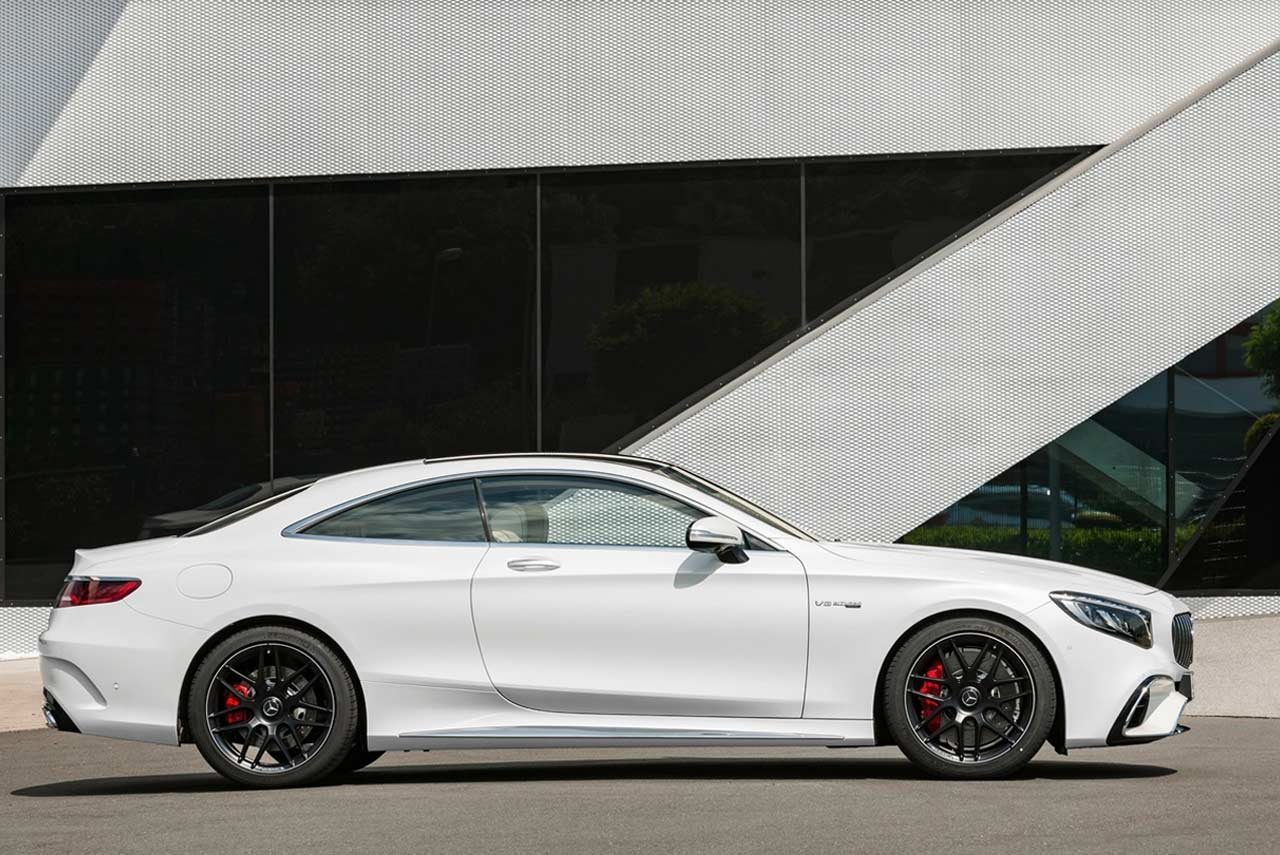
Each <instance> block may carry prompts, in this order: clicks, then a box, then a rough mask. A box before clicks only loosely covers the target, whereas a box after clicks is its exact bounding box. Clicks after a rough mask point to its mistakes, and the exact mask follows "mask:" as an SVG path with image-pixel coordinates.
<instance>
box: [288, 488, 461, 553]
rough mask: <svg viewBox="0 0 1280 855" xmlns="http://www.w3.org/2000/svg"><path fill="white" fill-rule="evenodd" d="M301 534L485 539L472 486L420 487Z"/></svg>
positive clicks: (458, 540)
mask: <svg viewBox="0 0 1280 855" xmlns="http://www.w3.org/2000/svg"><path fill="white" fill-rule="evenodd" d="M303 534H310V535H323V536H327V537H355V538H376V539H380V540H428V541H443V542H455V543H478V542H483V541H484V540H485V536H484V522H483V521H482V519H481V517H480V507H479V505H478V504H477V503H476V488H475V484H474V483H473V482H471V481H461V482H456V483H451V484H442V485H441V484H438V485H433V486H429V487H419V488H417V489H412V490H404V491H402V492H399V493H393V494H391V495H389V496H382V497H380V498H377V499H370V500H369V501H367V502H365V503H364V504H360V505H356V506H355V507H353V508H349V509H347V510H345V511H341V512H340V513H337V514H334V515H333V516H331V517H329V518H327V519H324V520H321V521H320V522H318V523H316V524H315V525H312V526H309V527H308V528H306V529H304V531H303Z"/></svg>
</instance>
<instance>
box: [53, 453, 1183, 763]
mask: <svg viewBox="0 0 1280 855" xmlns="http://www.w3.org/2000/svg"><path fill="white" fill-rule="evenodd" d="M1191 647H1192V626H1191V617H1190V614H1189V613H1188V611H1187V609H1186V608H1185V606H1184V605H1183V604H1182V603H1180V602H1179V601H1178V600H1177V599H1175V598H1174V597H1171V596H1169V595H1167V594H1165V593H1163V592H1160V591H1157V590H1155V589H1153V588H1151V587H1149V586H1146V585H1143V584H1140V583H1138V582H1134V581H1130V580H1127V579H1123V578H1119V577H1116V576H1111V575H1108V574H1105V573H1099V572H1096V571H1091V570H1085V569H1081V568H1077V567H1071V566H1068V565H1063V564H1055V563H1051V562H1047V561H1039V560H1032V559H1025V558H1014V557H1010V556H1005V555H995V554H987V553H978V552H965V551H955V550H944V549H934V548H923V547H912V546H900V545H875V544H850V543H829V542H820V541H818V540H816V539H814V538H813V537H811V536H809V535H808V534H806V533H805V532H803V531H801V530H800V529H798V528H796V527H795V526H793V525H791V524H789V523H787V522H785V521H784V520H781V519H779V518H777V517H776V516H774V515H773V514H771V513H768V512H767V511H764V510H762V509H760V508H758V507H756V506H755V505H753V504H751V503H750V502H747V501H745V500H744V499H742V498H740V497H737V496H735V495H733V494H731V493H729V492H728V491H726V490H724V489H722V488H720V487H718V486H716V485H714V484H712V483H710V482H708V481H706V480H704V479H702V478H700V477H698V476H696V475H694V474H692V473H690V472H688V471H686V470H684V469H681V468H678V467H676V466H672V465H669V464H666V463H662V462H658V461H650V460H643V459H639V458H630V457H617V456H606V455H532V454H530V455H493V456H480V457H463V458H449V459H439V460H427V461H421V460H418V461H411V462H406V463H397V464H392V465H388V466H381V467H377V468H372V469H365V470H360V471H357V472H351V473H346V474H342V475H335V476H331V477H327V478H322V479H320V480H318V481H315V482H314V483H311V484H308V485H304V486H301V487H299V488H297V489H295V490H293V491H290V492H287V493H283V494H279V495H276V496H273V497H271V498H269V499H267V500H265V501H263V502H260V503H258V504H256V505H253V506H251V507H248V508H245V509H242V510H239V511H236V512H234V513H232V514H229V515H228V516H225V517H222V518H221V519H218V520H216V521H214V522H212V523H210V524H208V525H205V526H203V527H202V528H199V529H196V530H194V531H192V532H190V533H188V534H185V535H182V536H179V537H168V538H160V539H153V540H146V541H141V542H138V543H131V544H123V545H119V546H110V547H104V548H100V549H87V550H80V551H78V552H77V553H76V561H75V565H74V567H73V568H72V571H71V574H70V576H68V578H67V581H66V583H65V586H64V588H63V591H62V593H61V595H60V597H59V602H58V605H57V607H55V608H54V609H53V611H52V612H51V617H50V622H49V627H48V629H47V630H46V631H45V632H44V633H43V634H42V635H41V638H40V653H41V657H42V658H41V672H42V676H43V680H44V689H45V699H46V706H45V716H46V720H47V721H48V723H49V724H50V726H53V727H58V728H60V729H63V730H71V731H78V732H80V733H85V734H91V735H96V736H111V737H120V738H125V739H135V740H142V741H147V742H155V743H163V744H169V745H179V744H182V743H195V745H196V746H197V747H198V749H199V750H200V752H201V753H202V755H203V756H204V757H205V759H206V760H207V761H208V763H209V764H210V765H211V766H212V767H213V768H214V769H215V770H216V771H218V772H219V773H221V774H222V775H224V776H225V777H227V778H229V779H231V780H233V781H236V782H238V783H240V784H243V785H248V786H255V787H277V786H288V785H298V784H305V783H310V782H314V781H317V780H319V779H321V778H323V777H325V776H327V775H329V774H331V773H334V772H350V771H354V770H356V769H358V768H360V767H362V766H365V765H367V764H368V763H371V762H373V761H374V760H376V759H377V757H378V756H379V755H380V754H381V753H382V752H384V751H389V750H426V749H429V750H437V749H448V748H508V747H537V748H544V747H581V746H611V747H618V746H621V747H633V746H656V747H664V748H670V747H676V746H731V745H732V746H803V745H809V746H829V747H833V748H845V747H856V746H867V745H882V744H890V743H892V744H896V745H897V746H899V748H900V749H901V750H902V751H903V753H904V754H905V755H906V756H907V757H908V758H910V759H911V760H912V761H913V762H915V763H916V764H918V765H919V766H920V767H921V768H923V769H925V770H927V771H928V772H930V773H933V774H935V775H938V776H943V777H952V778H992V777H1000V776H1004V775H1008V774H1011V773H1013V772H1015V771H1017V770H1018V769H1020V768H1022V767H1023V766H1024V765H1025V764H1026V763H1027V762H1028V761H1029V760H1030V759H1031V758H1032V757H1033V756H1034V755H1035V754H1036V753H1037V751H1038V750H1039V749H1040V748H1041V746H1042V745H1043V744H1044V743H1045V742H1046V740H1047V741H1049V742H1051V744H1052V745H1054V746H1055V747H1056V748H1057V749H1058V750H1059V751H1060V752H1062V753H1065V752H1066V751H1067V750H1068V749H1073V748H1085V747H1092V746H1105V745H1119V744H1126V743H1137V742H1148V741H1151V740H1154V739H1159V738H1161V737H1164V736H1168V735H1170V734H1173V733H1176V732H1178V731H1179V730H1181V729H1182V728H1181V726H1180V725H1179V717H1180V715H1181V713H1182V711H1183V707H1184V706H1185V704H1186V703H1187V701H1188V700H1189V699H1190V698H1191V672H1190V670H1189V667H1190V665H1191V655H1192V650H1191Z"/></svg>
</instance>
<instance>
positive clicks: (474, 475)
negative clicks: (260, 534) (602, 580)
mask: <svg viewBox="0 0 1280 855" xmlns="http://www.w3.org/2000/svg"><path fill="white" fill-rule="evenodd" d="M651 471H653V473H654V475H655V476H656V477H664V476H663V475H662V473H661V471H659V470H651ZM524 475H529V476H547V477H569V478H588V479H592V480H597V481H614V482H617V483H621V484H628V485H630V486H633V487H640V488H642V489H645V490H651V491H652V492H654V493H658V494H659V495H663V496H666V497H667V498H669V499H674V500H676V501H678V502H683V503H684V504H686V505H689V506H690V507H692V508H693V509H694V510H697V511H700V512H701V513H703V514H704V515H706V516H728V515H727V514H724V513H721V512H718V511H713V510H709V509H708V508H707V506H706V505H705V504H703V503H700V502H695V501H692V500H690V499H689V498H688V497H687V496H682V495H680V494H679V493H677V492H674V491H672V490H669V489H663V488H662V487H659V486H656V485H654V484H651V483H649V482H647V481H643V480H640V479H638V478H631V477H627V476H625V475H617V474H614V473H609V474H607V475H604V474H600V473H596V472H582V471H580V470H573V469H528V468H520V469H493V470H488V471H480V472H465V473H464V472H455V473H453V474H451V475H437V476H435V477H434V478H423V479H421V480H418V481H411V482H409V483H406V484H397V485H396V486H394V487H386V488H384V489H382V490H375V491H374V492H372V493H366V494H365V495H363V496H357V497H356V498H354V499H348V500H347V501H345V502H342V503H341V504H337V505H334V506H332V507H330V508H326V509H325V510H323V511H317V512H316V513H314V514H311V515H309V516H306V517H303V518H302V519H300V520H298V521H297V522H294V523H292V524H290V525H288V526H286V527H285V528H284V529H282V530H281V532H280V535H281V536H282V537H289V538H298V539H301V540H328V541H337V542H339V543H352V542H354V543H382V544H397V545H401V546H406V545H409V546H460V545H461V546H466V545H468V544H480V545H485V546H492V545H494V544H495V541H494V540H492V539H491V534H490V532H489V528H488V524H487V522H486V524H485V537H486V540H412V539H409V538H405V539H400V538H385V537H378V538H375V537H344V536H341V535H333V534H307V533H306V532H305V531H304V529H306V528H308V527H310V526H312V525H315V524H316V523H319V522H323V521H324V520H326V519H329V518H330V517H333V516H337V515H338V514H340V513H342V512H343V511H346V510H350V509H351V508H353V507H356V506H357V505H362V504H365V503H366V502H371V501H373V500H375V499H380V498H383V497H384V496H391V495H395V494H396V493H402V492H406V491H408V490H416V489H418V488H420V487H426V486H430V485H435V484H439V485H444V484H448V483H452V482H462V481H471V482H472V483H473V484H475V485H476V488H477V502H478V504H479V508H480V514H481V518H482V520H483V519H484V518H485V509H484V505H483V501H482V496H483V490H482V489H480V486H479V484H478V483H477V482H479V481H480V480H481V479H483V478H507V477H519V476H524ZM683 486H686V488H687V489H690V490H692V489H693V488H692V487H689V486H687V485H683ZM699 495H701V494H699ZM704 498H707V499H712V500H714V497H712V496H707V497H704ZM725 507H728V508H730V509H733V507H732V506H731V505H729V504H727V503H725ZM733 510H734V511H735V515H734V516H730V517H729V518H730V519H732V520H733V521H734V522H735V523H737V524H738V526H739V527H740V528H742V530H743V531H745V532H747V533H748V534H750V535H751V536H753V537H755V538H756V539H757V540H759V541H760V542H762V543H764V544H765V545H766V546H768V547H769V548H770V549H772V550H773V551H775V552H785V551H787V550H785V549H783V548H782V547H781V546H779V545H778V543H777V540H778V537H779V535H777V534H768V535H766V534H761V533H760V531H759V530H758V529H757V528H756V527H754V526H748V525H744V524H743V523H742V521H741V520H740V519H738V516H745V514H741V512H738V511H736V509H733ZM753 522H754V520H753ZM512 545H516V546H519V545H524V546H588V547H598V548H609V549H682V548H684V547H677V546H666V547H662V546H612V545H604V544H591V543H563V544H557V543H546V544H512Z"/></svg>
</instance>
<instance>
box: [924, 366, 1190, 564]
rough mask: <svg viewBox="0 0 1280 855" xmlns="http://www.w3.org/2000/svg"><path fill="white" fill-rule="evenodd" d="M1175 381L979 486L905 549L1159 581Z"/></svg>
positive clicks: (1159, 380) (1119, 405) (1137, 393)
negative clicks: (996, 556)
mask: <svg viewBox="0 0 1280 855" xmlns="http://www.w3.org/2000/svg"><path fill="white" fill-rule="evenodd" d="M1167 383H1168V380H1167V377H1166V375H1164V374H1161V375H1160V376H1158V377H1156V378H1155V379H1153V380H1151V381H1150V382H1148V383H1146V384H1144V385H1143V386H1141V387H1139V388H1138V389H1136V390H1134V391H1133V392H1131V393H1130V394H1128V395H1126V396H1125V397H1124V398H1122V399H1120V400H1119V401H1118V402H1116V403H1115V404H1112V405H1111V406H1110V407H1108V408H1107V409H1105V410H1103V411H1102V412H1100V413H1098V414H1097V415H1096V416H1094V417H1093V418H1092V419H1089V420H1088V421H1086V422H1084V423H1083V424H1081V425H1078V426H1077V427H1075V428H1073V429H1072V430H1071V431H1069V432H1067V433H1066V434H1065V435H1064V436H1062V437H1061V438H1059V439H1058V440H1057V441H1055V442H1053V443H1051V444H1050V445H1048V446H1046V447H1045V448H1043V449H1041V450H1039V451H1037V452H1036V453H1035V454H1033V455H1031V456H1030V457H1028V458H1027V459H1026V460H1024V461H1023V462H1022V463H1021V464H1019V465H1018V466H1017V467H1014V468H1013V469H1011V470H1010V471H1008V472H1006V473H1004V474H1003V475H1002V476H1000V477H999V478H997V479H995V480H994V481H992V482H990V483H988V484H985V485H983V486H982V487H979V488H978V489H977V490H976V491H974V492H973V493H971V494H970V495H969V496H967V497H965V498H964V499H962V500H960V501H959V502H957V503H956V504H955V505H953V506H952V507H950V508H948V509H947V510H946V511H944V512H943V513H941V514H939V515H938V516H937V517H935V518H934V519H933V520H930V521H929V522H928V523H926V524H925V525H923V526H921V527H920V528H917V529H916V530H915V531H912V532H910V533H909V534H907V535H906V536H905V537H903V538H902V540H903V541H904V542H906V543H918V544H931V545H938V546H953V547H962V548H966V549H980V550H986V551H990V552H1010V553H1021V554H1026V555H1032V556H1036V557H1039V558H1051V559H1054V560H1059V561H1066V562H1069V563H1072V564H1080V565H1083V566H1085V567H1094V568H1097V569H1100V570H1108V571H1111V572H1114V573H1120V574H1122V575H1125V576H1130V577H1133V578H1137V579H1142V580H1144V581H1148V582H1155V581H1157V580H1158V579H1159V578H1160V576H1161V574H1162V573H1163V571H1164V569H1165V567H1166V566H1167V561H1166V544H1165V540H1164V532H1165V528H1166V525H1165V506H1166V501H1165V496H1166V495H1167V492H1168V491H1167V485H1166V482H1165V467H1166V463H1167V460H1168V448H1167V442H1166V439H1165V433H1166V413H1167V406H1166V402H1167Z"/></svg>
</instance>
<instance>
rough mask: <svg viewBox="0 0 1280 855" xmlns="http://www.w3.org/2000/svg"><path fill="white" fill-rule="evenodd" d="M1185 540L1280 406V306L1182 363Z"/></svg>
mask: <svg viewBox="0 0 1280 855" xmlns="http://www.w3.org/2000/svg"><path fill="white" fill-rule="evenodd" d="M1175 377H1176V383H1177V385H1176V388H1175V395H1174V402H1175V431H1176V437H1177V439H1176V443H1177V446H1176V451H1175V455H1174V457H1175V466H1176V467H1177V470H1178V482H1179V487H1180V489H1181V492H1180V493H1179V497H1178V498H1179V502H1178V513H1177V522H1178V540H1179V543H1180V544H1181V543H1183V542H1185V541H1186V540H1188V539H1189V538H1190V536H1191V534H1192V533H1194V531H1195V529H1196V528H1197V527H1198V526H1199V525H1200V524H1201V523H1202V522H1203V521H1204V519H1205V514H1206V513H1208V511H1209V509H1210V508H1211V507H1212V506H1213V504H1214V502H1216V501H1217V500H1218V499H1219V498H1220V497H1221V496H1222V494H1223V491H1225V490H1226V489H1227V488H1228V486H1229V485H1230V483H1231V482H1232V481H1233V480H1234V479H1235V477H1236V475H1237V473H1239V471H1240V469H1241V467H1242V466H1243V465H1244V462H1245V459H1246V458H1247V457H1248V455H1249V453H1250V452H1251V451H1252V450H1253V448H1254V447H1255V446H1256V445H1257V442H1258V440H1259V439H1260V438H1261V436H1262V435H1263V433H1264V432H1265V430H1266V428H1267V426H1268V425H1269V424H1271V423H1272V422H1273V421H1274V419H1275V416H1273V415H1271V414H1273V413H1275V412H1276V410H1277V409H1280V402H1278V401H1277V396H1278V395H1280V383H1278V382H1277V380H1278V379H1280V305H1277V306H1273V307H1271V308H1270V309H1268V310H1266V311H1263V312H1260V313H1259V314H1258V315H1256V316H1254V317H1253V318H1250V319H1249V320H1248V321H1246V322H1245V323H1243V324H1240V325H1239V326H1237V327H1236V328H1235V329H1232V330H1230V331H1229V332H1227V333H1226V334H1225V335H1222V336H1219V337H1218V338H1216V339H1214V340H1213V341H1211V342H1209V343H1208V344H1206V345H1205V346H1204V347H1202V348H1200V349H1199V350H1198V351H1196V352H1195V353H1193V354H1191V355H1190V356H1188V357H1187V358H1186V359H1184V360H1182V362H1180V363H1178V365H1177V368H1176V369H1175Z"/></svg>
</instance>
